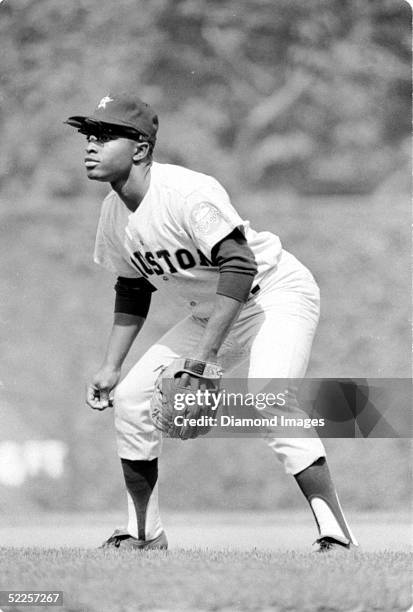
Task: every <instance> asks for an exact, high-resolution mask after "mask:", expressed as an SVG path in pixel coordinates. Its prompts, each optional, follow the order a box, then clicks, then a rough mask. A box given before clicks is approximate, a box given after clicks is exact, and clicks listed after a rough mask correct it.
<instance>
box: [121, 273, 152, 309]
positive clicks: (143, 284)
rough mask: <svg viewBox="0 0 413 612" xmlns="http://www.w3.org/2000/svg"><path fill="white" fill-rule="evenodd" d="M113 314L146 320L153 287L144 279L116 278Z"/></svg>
mask: <svg viewBox="0 0 413 612" xmlns="http://www.w3.org/2000/svg"><path fill="white" fill-rule="evenodd" d="M115 291H116V298H115V308H114V311H115V312H121V313H124V314H131V315H135V316H137V317H143V318H146V316H147V314H148V312H149V307H150V305H151V297H152V293H153V292H154V291H156V289H155V287H154V286H153V285H152V284H151V283H150V282H149V281H147V280H146V279H145V278H125V277H123V276H118V278H117V281H116V285H115Z"/></svg>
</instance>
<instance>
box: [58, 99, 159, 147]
mask: <svg viewBox="0 0 413 612" xmlns="http://www.w3.org/2000/svg"><path fill="white" fill-rule="evenodd" d="M65 123H67V124H68V125H72V126H73V127H76V128H78V129H79V131H81V132H83V133H86V134H87V133H91V132H94V131H96V129H100V130H102V129H105V128H106V127H107V128H108V129H110V130H111V132H112V133H116V135H118V136H122V135H124V136H125V137H127V138H132V139H133V138H136V140H142V137H145V138H146V139H147V140H148V141H149V142H152V143H155V141H156V133H157V131H158V124H159V122H158V116H157V114H156V113H155V111H154V110H153V109H152V108H151V107H150V106H149V104H146V102H143V101H142V100H141V99H140V98H139V97H138V96H136V95H134V94H133V93H129V92H128V93H118V94H107V95H106V96H104V97H103V98H102V99H101V100H100V101H99V102H98V104H97V106H96V108H95V110H94V111H93V113H92V114H91V115H76V116H74V117H69V118H68V119H67V120H66V121H65Z"/></svg>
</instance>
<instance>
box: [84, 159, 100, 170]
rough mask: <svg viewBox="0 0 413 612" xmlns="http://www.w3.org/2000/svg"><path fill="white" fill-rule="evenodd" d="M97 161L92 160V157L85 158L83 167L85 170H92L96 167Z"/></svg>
mask: <svg viewBox="0 0 413 612" xmlns="http://www.w3.org/2000/svg"><path fill="white" fill-rule="evenodd" d="M98 163H99V162H98V161H97V160H96V159H93V158H92V157H85V166H86V168H94V167H95V166H97V165H98Z"/></svg>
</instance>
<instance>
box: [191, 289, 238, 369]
mask: <svg viewBox="0 0 413 612" xmlns="http://www.w3.org/2000/svg"><path fill="white" fill-rule="evenodd" d="M242 307H243V303H242V302H239V301H238V300H234V299H233V298H230V297H227V296H225V295H217V296H216V301H215V307H214V310H213V312H212V315H211V316H210V318H209V321H208V323H207V325H206V328H205V332H204V335H203V337H202V338H201V341H200V343H199V345H198V347H197V350H196V352H195V354H194V355H193V357H194V358H195V359H200V360H202V361H212V362H215V361H216V359H217V354H218V351H219V349H220V348H221V345H222V343H223V342H224V340H225V338H226V336H227V334H228V332H229V330H230V329H231V327H232V325H233V324H234V323H235V321H236V320H237V318H238V315H239V313H240V311H241V309H242Z"/></svg>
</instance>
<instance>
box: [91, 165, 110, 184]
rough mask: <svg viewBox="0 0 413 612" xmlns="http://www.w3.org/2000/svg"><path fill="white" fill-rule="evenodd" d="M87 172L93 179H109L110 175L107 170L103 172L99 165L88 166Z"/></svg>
mask: <svg viewBox="0 0 413 612" xmlns="http://www.w3.org/2000/svg"><path fill="white" fill-rule="evenodd" d="M86 174H87V177H88V179H90V180H91V181H108V180H109V179H108V177H107V176H106V173H105V172H102V169H101V168H99V167H98V166H94V167H93V168H86Z"/></svg>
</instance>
